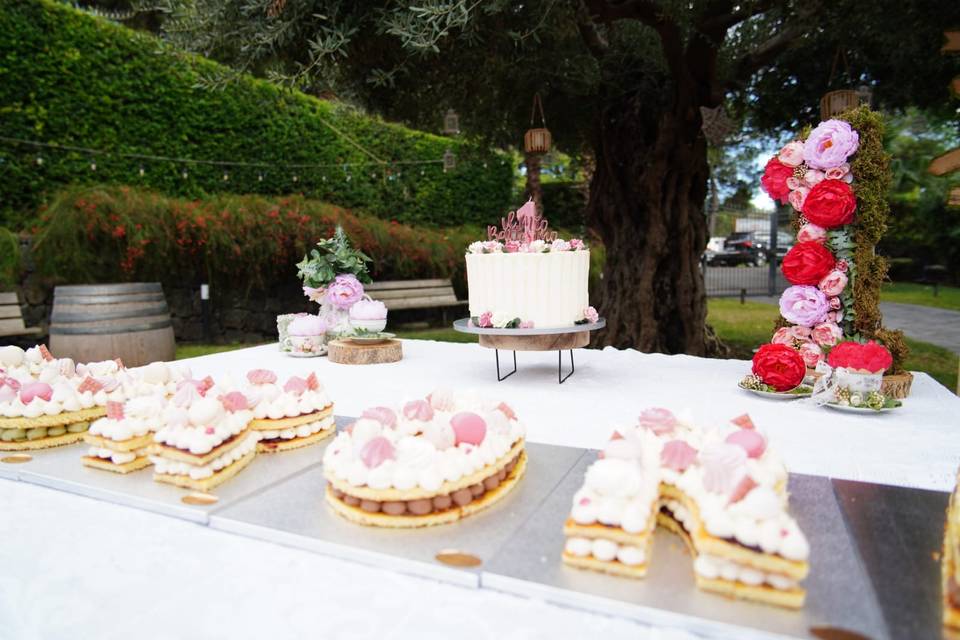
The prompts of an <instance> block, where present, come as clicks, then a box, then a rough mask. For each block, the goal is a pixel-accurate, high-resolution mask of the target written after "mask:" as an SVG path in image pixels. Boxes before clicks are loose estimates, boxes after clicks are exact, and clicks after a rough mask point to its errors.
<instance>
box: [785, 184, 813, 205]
mask: <svg viewBox="0 0 960 640" xmlns="http://www.w3.org/2000/svg"><path fill="white" fill-rule="evenodd" d="M808 193H810V189H808V188H807V187H800V188H799V189H794V190H793V191H791V192H790V195H789V196H787V201H788V202H790V204H791V206H793V208H794V209H796V210H797V211H803V203H804V202H806V201H807V194H808Z"/></svg>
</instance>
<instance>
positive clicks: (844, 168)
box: [826, 162, 850, 180]
mask: <svg viewBox="0 0 960 640" xmlns="http://www.w3.org/2000/svg"><path fill="white" fill-rule="evenodd" d="M848 173H850V164H849V163H847V162H844V163H843V164H842V165H840V166H839V167H831V168H829V169H827V171H826V175H827V179H828V180H840V179H842V178H843V177H844V176H845V175H847V174H848Z"/></svg>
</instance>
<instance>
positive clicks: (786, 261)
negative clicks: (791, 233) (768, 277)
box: [780, 241, 837, 286]
mask: <svg viewBox="0 0 960 640" xmlns="http://www.w3.org/2000/svg"><path fill="white" fill-rule="evenodd" d="M836 263H837V260H836V258H834V257H833V254H832V253H830V250H829V249H827V248H826V247H825V246H823V245H822V244H820V243H819V242H814V241H808V242H798V243H797V244H795V245H793V246H792V247H790V250H789V251H787V255H785V256H784V257H783V264H781V265H780V269H781V270H782V271H783V275H784V277H786V279H787V280H789V281H790V282H791V283H792V284H809V285H814V286H816V285H817V284H818V283H819V282H820V281H821V280H823V278H824V277H825V276H826V275H827V274H828V273H830V272H831V271H832V270H833V267H834V265H836Z"/></svg>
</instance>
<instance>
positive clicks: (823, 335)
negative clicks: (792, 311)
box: [810, 322, 843, 347]
mask: <svg viewBox="0 0 960 640" xmlns="http://www.w3.org/2000/svg"><path fill="white" fill-rule="evenodd" d="M810 335H811V336H812V337H813V341H814V342H816V343H817V344H818V345H820V346H821V347H832V346H833V345H835V344H837V343H838V342H839V341H840V338H842V337H843V331H841V329H840V327H838V326H837V325H836V324H834V323H833V322H823V323H821V324H818V325H817V326H815V327H814V328H813V331H811V332H810Z"/></svg>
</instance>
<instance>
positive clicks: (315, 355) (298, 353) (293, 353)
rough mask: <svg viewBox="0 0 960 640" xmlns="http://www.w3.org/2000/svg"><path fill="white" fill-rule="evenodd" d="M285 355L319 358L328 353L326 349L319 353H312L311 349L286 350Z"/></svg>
mask: <svg viewBox="0 0 960 640" xmlns="http://www.w3.org/2000/svg"><path fill="white" fill-rule="evenodd" d="M283 353H284V354H285V355H288V356H290V357H291V358H319V357H320V356H325V355H327V350H326V349H324V350H323V351H321V352H319V353H311V352H309V351H306V352H304V351H284V352H283Z"/></svg>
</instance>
